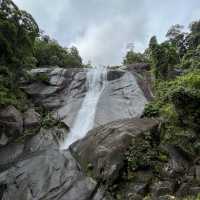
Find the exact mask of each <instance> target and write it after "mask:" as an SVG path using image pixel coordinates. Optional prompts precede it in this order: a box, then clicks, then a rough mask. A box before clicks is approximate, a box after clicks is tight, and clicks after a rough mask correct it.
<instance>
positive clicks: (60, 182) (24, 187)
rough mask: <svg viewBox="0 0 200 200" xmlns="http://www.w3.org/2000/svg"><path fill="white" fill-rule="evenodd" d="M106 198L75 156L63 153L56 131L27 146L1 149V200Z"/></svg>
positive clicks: (41, 135) (43, 135)
mask: <svg viewBox="0 0 200 200" xmlns="http://www.w3.org/2000/svg"><path fill="white" fill-rule="evenodd" d="M103 196H104V193H103V192H102V191H100V190H98V187H97V182H96V181H95V180H93V179H92V178H90V177H87V176H85V175H84V173H83V172H82V171H81V168H80V166H79V164H78V162H77V161H76V160H75V159H74V157H73V156H72V155H71V153H70V152H69V151H64V152H60V151H59V148H58V145H57V143H56V140H55V139H54V135H53V130H52V131H51V130H43V131H42V132H41V133H39V134H38V135H36V136H34V137H33V138H31V139H30V140H28V141H27V142H26V143H25V144H24V145H10V146H7V147H6V149H5V148H4V149H0V199H3V200H14V199H15V200H39V199H44V200H45V199H46V200H47V199H48V200H49V199H52V200H58V199H59V200H66V199H68V200H103V198H104V197H103Z"/></svg>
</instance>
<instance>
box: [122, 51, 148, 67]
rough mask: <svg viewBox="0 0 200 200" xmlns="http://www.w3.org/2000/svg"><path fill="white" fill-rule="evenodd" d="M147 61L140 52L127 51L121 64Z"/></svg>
mask: <svg viewBox="0 0 200 200" xmlns="http://www.w3.org/2000/svg"><path fill="white" fill-rule="evenodd" d="M146 62H148V61H147V59H146V58H145V56H144V55H143V54H141V53H136V52H134V51H132V50H131V51H128V52H127V54H126V57H125V58H124V61H123V64H124V65H129V64H134V63H146Z"/></svg>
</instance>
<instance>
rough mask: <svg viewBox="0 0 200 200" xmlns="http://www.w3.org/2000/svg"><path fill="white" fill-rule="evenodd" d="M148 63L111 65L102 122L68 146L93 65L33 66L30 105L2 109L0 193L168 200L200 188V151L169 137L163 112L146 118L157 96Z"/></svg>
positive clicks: (18, 197) (22, 198) (35, 198)
mask: <svg viewBox="0 0 200 200" xmlns="http://www.w3.org/2000/svg"><path fill="white" fill-rule="evenodd" d="M144 68H145V69H143V70H142V71H138V70H137V67H136V68H135V67H131V66H129V67H128V69H126V70H110V71H109V72H108V75H107V79H108V82H107V85H106V87H105V90H104V92H103V93H102V96H101V97H100V100H99V104H98V106H97V112H96V118H95V126H96V128H94V129H92V130H91V131H89V132H88V134H87V136H86V137H85V138H83V139H82V140H79V141H77V142H75V143H74V144H72V145H71V146H70V148H69V149H68V150H64V151H61V150H60V149H59V141H60V139H61V137H63V135H65V134H67V132H68V129H69V128H70V126H71V124H72V123H73V120H74V118H75V116H76V113H77V111H78V109H79V108H80V105H81V102H82V100H83V98H84V96H85V93H86V91H87V87H86V73H87V70H83V69H70V70H66V69H61V68H58V67H56V68H42V69H35V70H32V71H31V72H30V76H31V77H32V79H31V81H30V80H29V81H28V82H27V81H23V89H24V90H25V91H26V92H27V94H28V95H29V97H30V99H31V100H32V104H30V108H29V109H27V110H26V111H25V112H23V113H22V112H20V111H19V110H17V109H16V108H15V107H13V106H8V107H7V108H4V109H1V110H0V131H1V132H0V136H1V137H0V199H2V200H13V199H15V200H39V199H43V200H47V199H48V200H50V199H52V200H66V199H67V200H114V199H119V200H134V199H136V200H137V199H143V198H146V199H156V200H157V199H160V200H161V199H173V198H174V196H176V197H180V198H182V197H185V196H188V195H195V194H197V193H198V192H200V172H199V170H200V163H199V159H195V160H192V159H191V158H189V157H188V156H187V155H186V154H185V152H182V151H181V150H180V149H179V148H177V147H176V146H173V145H167V144H163V143H162V142H161V137H162V135H161V134H162V131H161V130H160V124H161V122H160V121H159V120H158V119H145V118H143V119H140V118H138V117H140V116H141V114H142V112H143V108H144V105H145V103H147V101H148V100H149V99H151V98H152V95H151V81H150V79H149V75H148V73H147V71H146V67H144ZM133 75H134V76H133ZM41 106H43V107H45V108H46V109H45V110H47V111H48V112H51V113H52V114H53V116H54V119H53V118H49V115H48V113H47V115H46V114H45V117H44V116H43V115H44V114H43V113H39V111H38V110H37V109H36V108H37V107H41ZM34 107H35V108H34ZM58 119H59V120H60V119H61V120H62V121H63V122H64V123H65V124H63V122H62V123H61V121H59V120H58Z"/></svg>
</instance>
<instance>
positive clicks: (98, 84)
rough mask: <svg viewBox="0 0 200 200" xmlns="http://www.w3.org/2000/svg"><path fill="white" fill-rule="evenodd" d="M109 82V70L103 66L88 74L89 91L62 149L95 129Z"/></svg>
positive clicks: (93, 69)
mask: <svg viewBox="0 0 200 200" xmlns="http://www.w3.org/2000/svg"><path fill="white" fill-rule="evenodd" d="M106 80H107V69H106V67H103V66H98V67H95V68H92V69H90V70H89V71H88V73H87V80H86V81H87V87H88V91H87V93H86V96H85V98H84V100H83V102H82V105H81V108H80V110H79V112H78V114H77V116H76V119H75V122H74V124H73V126H72V128H71V131H70V132H69V134H68V136H67V137H66V138H65V140H64V142H63V144H62V145H61V149H67V148H68V147H69V146H70V145H71V144H72V143H74V142H75V141H77V140H79V139H81V138H83V137H84V136H85V135H86V134H87V132H88V131H89V130H90V129H92V128H93V126H94V119H95V112H96V107H97V104H98V100H99V98H100V96H101V93H102V91H103V90H104V88H105V84H106Z"/></svg>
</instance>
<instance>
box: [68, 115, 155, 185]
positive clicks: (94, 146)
mask: <svg viewBox="0 0 200 200" xmlns="http://www.w3.org/2000/svg"><path fill="white" fill-rule="evenodd" d="M157 127H158V122H157V121H156V120H151V119H139V118H138V119H137V118H135V119H126V120H119V121H114V122H111V123H109V124H106V125H102V126H100V127H98V128H96V129H93V130H91V131H90V132H89V133H88V135H87V136H86V137H85V138H84V139H82V140H80V141H79V142H77V143H75V144H74V145H72V147H71V149H72V152H73V154H74V155H75V157H76V158H77V159H78V160H79V162H80V163H81V164H82V166H83V167H84V168H85V169H86V170H87V167H90V168H91V170H92V174H93V176H95V178H96V179H101V180H103V181H108V182H111V183H112V182H114V180H115V179H116V178H118V177H119V172H120V170H121V169H122V168H123V167H124V160H125V159H124V157H125V153H126V151H127V149H128V147H129V145H130V144H131V143H132V140H134V139H135V138H137V137H138V136H140V135H142V134H149V135H150V134H151V132H154V134H155V132H156V129H157Z"/></svg>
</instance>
